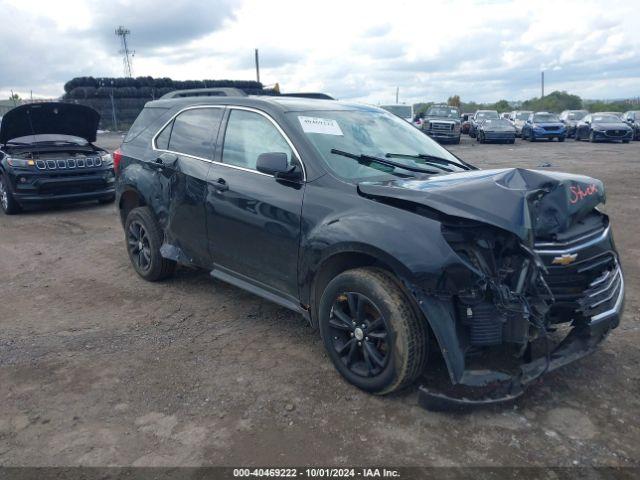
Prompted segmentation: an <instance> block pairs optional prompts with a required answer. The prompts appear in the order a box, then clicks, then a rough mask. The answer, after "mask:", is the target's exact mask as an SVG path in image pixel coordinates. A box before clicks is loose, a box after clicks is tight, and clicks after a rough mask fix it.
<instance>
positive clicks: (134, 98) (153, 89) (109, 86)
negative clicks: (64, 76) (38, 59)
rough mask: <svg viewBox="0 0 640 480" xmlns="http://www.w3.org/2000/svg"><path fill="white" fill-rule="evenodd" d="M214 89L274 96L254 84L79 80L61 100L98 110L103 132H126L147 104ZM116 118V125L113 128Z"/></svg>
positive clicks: (67, 86)
mask: <svg viewBox="0 0 640 480" xmlns="http://www.w3.org/2000/svg"><path fill="white" fill-rule="evenodd" d="M211 87H233V88H239V89H241V90H243V91H245V92H246V93H247V94H249V95H251V94H259V95H269V94H273V93H274V91H272V90H266V89H264V88H263V86H262V84H261V83H259V82H254V81H251V80H172V79H171V78H153V77H137V78H125V77H121V78H94V77H76V78H74V79H72V80H69V81H68V82H67V83H66V84H65V86H64V91H65V94H64V96H63V97H62V99H63V101H65V102H72V103H79V104H82V105H87V106H89V107H92V108H94V109H95V110H97V111H98V113H100V117H101V120H100V127H99V128H100V129H102V130H127V129H128V128H129V127H130V126H131V124H132V123H133V121H134V120H135V119H136V117H137V116H138V114H139V113H140V111H141V110H142V108H143V107H144V104H145V103H147V102H149V101H151V100H155V99H158V98H160V97H162V96H163V95H164V94H166V93H169V92H172V91H173V90H189V89H194V88H211ZM112 97H113V100H112ZM114 108H115V116H114V114H113V113H114V112H113V110H114ZM114 117H115V121H116V123H117V125H116V124H114Z"/></svg>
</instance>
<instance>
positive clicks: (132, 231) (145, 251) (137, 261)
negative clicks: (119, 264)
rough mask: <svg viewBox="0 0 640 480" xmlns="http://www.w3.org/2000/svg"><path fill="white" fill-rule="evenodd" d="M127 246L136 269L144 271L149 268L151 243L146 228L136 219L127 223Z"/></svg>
mask: <svg viewBox="0 0 640 480" xmlns="http://www.w3.org/2000/svg"><path fill="white" fill-rule="evenodd" d="M127 248H128V249H129V256H130V257H131V261H132V262H133V263H134V266H135V267H136V270H140V271H142V272H146V271H148V270H149V268H151V245H150V244H149V237H148V235H147V230H146V229H145V228H144V225H142V224H141V223H140V222H138V221H133V222H131V223H130V224H129V229H128V230H127Z"/></svg>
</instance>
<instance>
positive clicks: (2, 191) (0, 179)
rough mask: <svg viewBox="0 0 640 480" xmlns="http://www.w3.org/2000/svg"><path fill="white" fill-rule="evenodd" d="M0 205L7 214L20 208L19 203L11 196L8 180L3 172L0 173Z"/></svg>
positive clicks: (16, 211)
mask: <svg viewBox="0 0 640 480" xmlns="http://www.w3.org/2000/svg"><path fill="white" fill-rule="evenodd" d="M0 207H1V208H2V211H3V212H4V213H5V214H7V215H15V214H16V213H18V212H20V211H21V210H22V208H21V207H20V204H18V202H16V200H15V198H13V193H11V188H10V187H9V180H8V179H7V177H6V176H5V175H4V174H0Z"/></svg>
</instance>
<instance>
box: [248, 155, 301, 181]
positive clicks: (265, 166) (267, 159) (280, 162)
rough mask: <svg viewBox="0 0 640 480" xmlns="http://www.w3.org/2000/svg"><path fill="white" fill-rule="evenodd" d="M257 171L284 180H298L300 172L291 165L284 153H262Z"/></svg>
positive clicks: (257, 164) (257, 163)
mask: <svg viewBox="0 0 640 480" xmlns="http://www.w3.org/2000/svg"><path fill="white" fill-rule="evenodd" d="M256 170H258V171H259V172H262V173H266V174H267V175H273V176H274V177H276V178H279V179H283V180H298V179H299V178H300V171H299V170H298V167H296V166H295V165H293V166H292V165H289V161H288V159H287V154H286V153H282V152H269V153H261V154H260V155H259V156H258V161H257V162H256Z"/></svg>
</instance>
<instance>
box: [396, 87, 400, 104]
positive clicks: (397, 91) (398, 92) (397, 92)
mask: <svg viewBox="0 0 640 480" xmlns="http://www.w3.org/2000/svg"><path fill="white" fill-rule="evenodd" d="M399 94H400V87H396V105H397V104H398V95H399Z"/></svg>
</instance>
